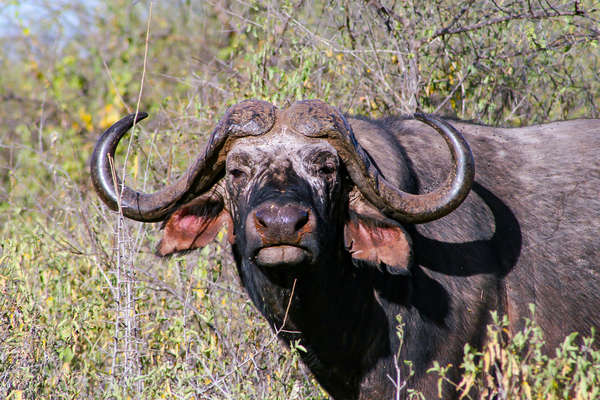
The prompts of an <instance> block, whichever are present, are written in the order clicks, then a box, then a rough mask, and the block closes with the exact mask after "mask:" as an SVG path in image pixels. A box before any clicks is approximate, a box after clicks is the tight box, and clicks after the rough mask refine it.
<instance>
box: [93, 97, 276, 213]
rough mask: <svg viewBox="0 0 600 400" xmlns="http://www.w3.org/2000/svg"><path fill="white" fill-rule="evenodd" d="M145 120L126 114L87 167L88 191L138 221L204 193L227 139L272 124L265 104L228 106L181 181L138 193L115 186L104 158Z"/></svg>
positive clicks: (222, 160) (253, 102) (248, 102)
mask: <svg viewBox="0 0 600 400" xmlns="http://www.w3.org/2000/svg"><path fill="white" fill-rule="evenodd" d="M147 115H148V114H146V113H139V114H138V115H137V119H136V116H135V114H130V115H128V116H127V117H125V118H123V119H121V120H120V121H118V122H117V123H115V124H114V125H113V126H111V127H110V128H108V129H107V130H106V131H105V132H104V133H103V134H102V136H101V137H100V139H98V142H97V143H96V147H95V148H94V152H93V154H92V159H91V163H90V169H91V175H92V182H93V184H94V188H95V189H96V192H97V193H98V195H99V196H100V198H101V199H102V200H103V201H104V202H105V203H106V204H107V205H108V207H110V208H111V209H113V210H119V209H120V210H122V212H123V215H124V216H126V217H128V218H131V219H135V220H137V221H143V222H156V221H161V220H163V219H164V218H165V217H166V216H167V215H169V213H170V212H171V211H173V209H174V208H175V207H177V206H178V205H180V204H182V203H185V202H187V201H189V200H190V199H191V198H193V197H194V196H197V195H198V194H200V193H203V192H205V191H207V190H208V189H210V188H211V187H212V185H213V184H214V183H215V182H216V181H217V180H218V179H219V177H220V175H221V174H222V171H223V168H224V165H225V156H224V155H223V153H224V151H223V149H224V148H225V147H226V146H225V144H226V142H227V140H228V139H229V138H231V137H242V136H248V135H260V134H263V133H265V132H267V131H268V130H270V129H271V127H272V126H273V124H274V123H275V107H274V106H273V105H272V104H270V103H267V102H264V101H260V100H246V101H243V102H241V103H238V104H236V105H234V106H232V107H230V108H229V109H228V110H227V111H226V112H225V115H224V116H223V118H221V120H220V121H219V123H218V124H217V126H216V127H215V130H214V131H213V132H212V134H211V136H210V138H209V141H208V144H207V145H206V148H205V150H204V152H203V154H202V155H200V156H199V157H198V158H197V159H196V161H195V162H194V164H193V165H192V166H191V167H190V168H189V169H188V170H187V171H186V173H185V174H184V175H183V176H182V177H181V178H179V179H178V180H177V181H176V182H175V183H173V184H172V185H170V186H167V187H165V188H163V189H161V190H159V191H157V192H155V193H142V192H138V191H136V190H134V189H131V188H130V187H128V186H124V185H123V184H122V183H121V179H120V178H119V177H118V176H117V175H116V173H114V174H113V170H114V166H111V162H110V161H109V157H110V158H111V159H113V158H114V155H115V150H116V148H117V145H118V144H119V141H120V140H121V138H122V137H123V136H124V135H125V133H126V132H127V131H128V130H129V129H130V128H131V127H132V126H133V123H134V122H133V121H134V119H136V122H137V121H140V120H142V119H144V118H146V117H147ZM113 176H114V178H113ZM115 181H116V182H115ZM115 183H116V184H115ZM119 206H120V207H119Z"/></svg>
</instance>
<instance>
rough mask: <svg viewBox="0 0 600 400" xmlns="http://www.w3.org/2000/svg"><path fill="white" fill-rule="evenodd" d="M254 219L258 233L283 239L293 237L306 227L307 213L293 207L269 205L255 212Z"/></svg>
mask: <svg viewBox="0 0 600 400" xmlns="http://www.w3.org/2000/svg"><path fill="white" fill-rule="evenodd" d="M254 218H255V220H256V224H257V228H258V229H259V232H262V233H263V234H266V235H268V236H275V237H279V238H285V237H288V236H290V235H294V234H295V233H296V232H298V231H299V230H300V229H301V228H302V227H303V226H305V225H306V223H307V222H308V211H306V210H304V209H302V208H300V207H298V206H295V205H289V204H287V205H284V206H279V205H276V204H269V205H266V206H264V207H261V208H260V209H259V210H257V211H256V214H255V216H254Z"/></svg>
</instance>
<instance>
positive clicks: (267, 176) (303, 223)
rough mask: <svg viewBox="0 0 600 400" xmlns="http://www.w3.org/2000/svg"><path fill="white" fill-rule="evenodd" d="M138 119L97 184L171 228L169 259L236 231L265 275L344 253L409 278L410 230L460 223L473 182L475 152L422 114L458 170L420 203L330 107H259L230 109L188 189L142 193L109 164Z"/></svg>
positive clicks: (103, 153) (104, 145) (102, 151)
mask: <svg viewBox="0 0 600 400" xmlns="http://www.w3.org/2000/svg"><path fill="white" fill-rule="evenodd" d="M145 117H146V114H144V113H141V114H139V115H138V117H137V119H138V120H140V119H143V118H145ZM134 118H135V115H133V114H132V115H129V116H128V117H125V118H124V119H122V120H121V121H119V122H117V123H116V124H114V125H113V126H112V127H111V128H109V129H108V130H107V131H106V132H105V133H104V134H103V135H102V137H101V138H100V140H99V141H98V143H97V145H96V148H95V150H94V153H93V156H92V163H91V171H92V179H93V183H94V187H95V188H96V191H97V192H98V193H99V195H100V197H101V198H102V199H103V200H104V202H106V203H107V205H108V206H109V207H111V208H112V209H114V210H121V211H122V212H123V214H124V215H125V216H126V217H128V218H131V219H135V220H138V221H144V222H153V221H163V220H164V221H165V224H164V229H165V234H164V238H163V239H162V241H161V242H160V244H159V248H158V253H159V254H161V255H166V254H169V253H172V252H176V251H181V250H188V249H192V248H197V247H202V246H205V245H206V244H207V243H208V242H210V241H211V240H212V239H213V238H214V236H215V235H216V233H218V232H219V230H220V229H221V228H222V227H223V226H228V227H229V241H230V242H231V243H232V244H233V245H234V250H235V252H236V253H238V254H237V256H238V258H239V259H240V260H244V261H245V262H251V263H255V264H256V265H257V266H259V267H263V268H269V267H277V266H288V267H292V266H294V267H298V268H300V267H311V266H317V265H321V266H322V265H324V261H325V262H327V260H329V259H331V257H335V256H336V255H335V253H336V252H343V251H344V250H349V251H350V253H352V254H353V257H354V258H358V259H363V260H368V261H372V262H376V263H385V264H386V265H388V266H391V267H399V268H404V267H406V265H407V263H408V261H409V258H410V243H409V238H408V236H407V235H406V233H405V232H404V230H403V229H402V227H401V225H400V223H422V222H427V221H431V220H434V219H438V218H441V217H442V216H444V215H446V214H448V213H449V212H451V211H452V210H453V209H455V208H456V207H457V206H458V205H459V204H460V203H461V202H462V201H463V200H464V198H465V197H466V195H467V194H468V192H469V190H470V187H471V184H472V181H473V175H474V169H473V159H472V156H471V153H470V150H469V147H468V145H467V143H466V142H465V141H464V139H463V138H462V136H461V135H460V134H459V133H458V132H457V131H456V130H455V129H454V128H452V127H451V126H450V125H449V124H447V123H445V122H444V121H442V120H439V119H437V118H433V117H430V116H424V115H417V118H418V119H419V120H421V121H423V122H425V123H427V124H429V125H431V126H432V127H433V128H435V129H436V130H437V131H438V132H439V133H440V134H441V135H442V136H443V137H444V139H445V140H446V142H447V144H448V146H449V149H450V152H451V154H452V159H453V167H452V169H451V172H450V174H449V175H448V178H447V180H446V182H445V183H444V184H443V185H442V186H441V187H440V188H438V189H437V190H435V191H434V192H431V193H427V194H424V195H413V194H410V193H406V192H404V191H402V190H401V189H400V188H397V187H395V186H394V185H392V184H391V183H390V182H389V181H388V180H387V179H386V178H385V177H384V176H383V175H382V174H381V173H380V171H379V170H378V168H377V166H376V165H375V164H374V162H373V161H372V159H371V158H370V157H369V155H368V154H367V153H366V152H365V151H364V150H363V149H362V148H361V146H360V145H359V144H358V142H357V141H356V139H355V137H354V134H353V132H352V129H351V127H350V125H349V124H348V123H347V121H346V119H345V118H344V116H343V115H342V114H341V113H340V112H339V111H338V110H337V109H335V108H333V107H331V106H329V105H328V104H326V103H323V102H321V101H318V100H308V101H300V102H296V103H294V104H292V105H291V106H290V107H289V108H287V109H285V110H279V109H277V108H276V107H275V106H273V105H272V104H270V103H267V102H264V101H258V100H248V101H244V102H241V103H239V104H237V105H234V106H232V107H231V108H229V109H228V110H227V112H226V113H225V115H224V116H223V118H222V119H221V120H220V121H219V123H218V124H217V126H216V128H215V130H214V131H213V133H212V134H211V136H210V139H209V142H208V144H207V146H206V148H205V150H204V152H202V154H201V155H200V156H199V157H198V159H197V160H196V161H195V162H194V164H193V165H192V166H191V167H190V168H189V169H188V171H187V172H186V173H185V174H184V175H183V176H182V177H181V178H180V179H179V180H178V181H176V182H175V183H174V184H173V185H171V186H168V187H165V188H164V189H162V190H160V191H158V192H155V193H152V194H146V193H140V192H137V191H135V190H133V189H131V188H129V187H127V186H122V185H121V184H120V180H119V178H118V177H116V176H115V178H114V179H113V176H114V175H113V172H112V171H111V163H110V162H109V157H112V156H113V155H114V152H115V149H116V147H117V144H118V142H119V140H120V139H121V137H122V136H123V135H124V134H125V132H126V131H127V130H128V129H129V128H130V127H131V126H132V124H133V121H134ZM115 183H116V186H115Z"/></svg>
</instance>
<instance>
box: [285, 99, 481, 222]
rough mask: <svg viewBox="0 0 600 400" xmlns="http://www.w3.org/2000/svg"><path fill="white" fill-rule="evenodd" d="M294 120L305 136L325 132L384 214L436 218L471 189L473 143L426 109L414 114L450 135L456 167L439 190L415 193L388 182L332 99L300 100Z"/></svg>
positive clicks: (403, 218)
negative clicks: (328, 101)
mask: <svg viewBox="0 0 600 400" xmlns="http://www.w3.org/2000/svg"><path fill="white" fill-rule="evenodd" d="M292 107H293V108H296V110H295V112H294V114H295V115H294V117H293V120H294V121H293V122H294V123H295V125H296V127H295V128H296V130H298V131H299V132H301V133H302V134H304V135H306V136H315V137H319V136H320V137H325V138H326V139H327V140H328V141H329V142H330V143H331V144H332V145H333V146H334V147H335V148H336V150H337V151H338V153H339V155H340V157H341V158H342V160H344V163H345V164H346V168H347V169H348V173H349V174H350V177H351V178H352V180H353V181H354V184H355V185H356V186H357V188H358V189H359V190H360V192H361V193H362V194H363V195H364V196H365V197H366V198H367V200H369V201H370V202H371V203H373V204H374V205H375V206H376V207H377V208H378V209H379V210H380V211H381V212H382V213H383V214H385V215H386V216H388V217H390V218H393V219H395V220H397V221H399V222H403V223H413V224H419V223H424V222H429V221H433V220H436V219H439V218H442V217H443V216H445V215H447V214H449V213H450V212H452V211H453V210H454V209H456V208H457V207H458V206H459V205H460V204H461V203H462V202H463V200H464V199H465V198H466V197H467V195H468V194H469V191H470V190H471V186H472V184H473V179H474V176H475V166H474V165H475V164H474V161H473V155H472V153H471V149H470V148H469V145H468V143H467V142H466V140H465V139H464V138H463V137H462V135H461V134H460V132H458V131H457V130H456V129H455V128H454V127H453V126H452V125H450V124H449V123H447V122H445V121H444V120H442V119H439V118H437V117H433V116H426V115H424V114H415V118H416V119H418V120H420V121H422V122H425V123H426V124H428V125H430V126H431V127H433V128H434V129H435V130H436V131H437V132H438V133H439V134H440V135H442V137H443V138H444V139H445V140H446V143H447V144H448V147H449V149H450V154H451V156H452V171H451V172H450V174H449V175H448V177H447V178H446V181H445V182H444V183H443V184H442V185H441V186H440V187H439V188H438V189H436V190H435V191H433V192H430V193H426V194H420V195H415V194H411V193H407V192H404V191H402V190H400V189H399V188H397V187H395V186H394V185H393V184H391V183H390V182H389V181H387V180H386V179H385V178H384V177H383V175H381V173H380V172H379V169H378V168H377V167H376V166H375V164H374V163H373V161H372V160H371V158H370V157H369V155H368V154H367V152H365V150H364V149H363V148H362V147H361V146H360V144H359V143H358V142H357V140H356V138H355V136H354V133H353V132H352V128H351V127H350V125H349V124H348V122H347V121H346V119H345V118H344V116H343V115H342V114H341V113H340V112H339V111H338V110H337V109H335V108H333V107H331V106H329V105H328V104H326V103H324V102H321V101H316V100H309V101H304V102H298V103H296V104H295V105H293V106H292Z"/></svg>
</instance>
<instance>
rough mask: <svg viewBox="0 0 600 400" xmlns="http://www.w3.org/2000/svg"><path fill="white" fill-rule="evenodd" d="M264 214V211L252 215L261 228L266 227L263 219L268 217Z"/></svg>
mask: <svg viewBox="0 0 600 400" xmlns="http://www.w3.org/2000/svg"><path fill="white" fill-rule="evenodd" d="M265 212H266V211H265V210H258V211H257V212H256V214H254V219H255V220H256V222H257V223H258V225H260V226H262V227H263V228H266V227H267V222H266V221H265V219H266V218H267V217H268V215H265Z"/></svg>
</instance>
